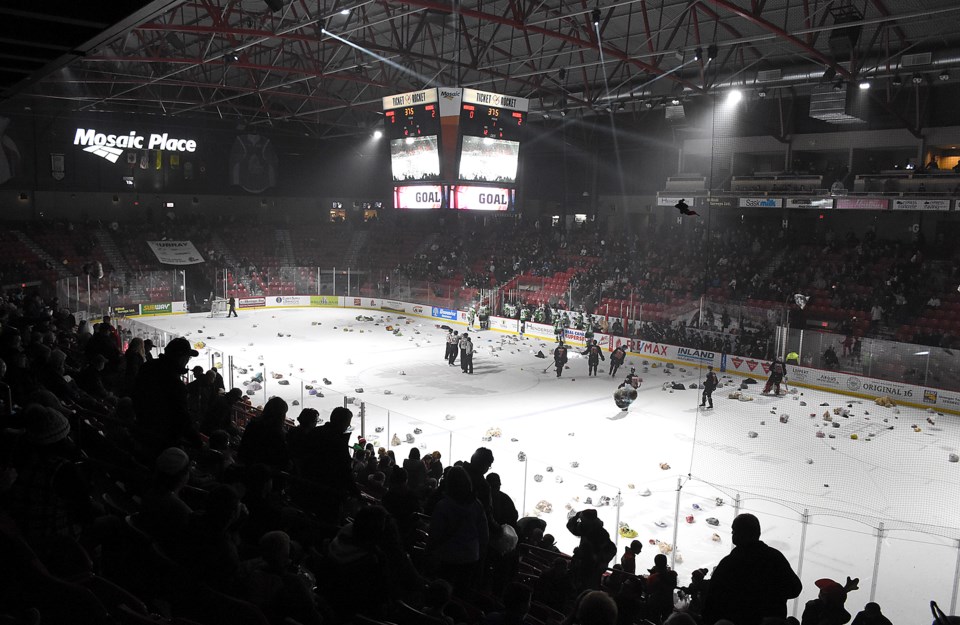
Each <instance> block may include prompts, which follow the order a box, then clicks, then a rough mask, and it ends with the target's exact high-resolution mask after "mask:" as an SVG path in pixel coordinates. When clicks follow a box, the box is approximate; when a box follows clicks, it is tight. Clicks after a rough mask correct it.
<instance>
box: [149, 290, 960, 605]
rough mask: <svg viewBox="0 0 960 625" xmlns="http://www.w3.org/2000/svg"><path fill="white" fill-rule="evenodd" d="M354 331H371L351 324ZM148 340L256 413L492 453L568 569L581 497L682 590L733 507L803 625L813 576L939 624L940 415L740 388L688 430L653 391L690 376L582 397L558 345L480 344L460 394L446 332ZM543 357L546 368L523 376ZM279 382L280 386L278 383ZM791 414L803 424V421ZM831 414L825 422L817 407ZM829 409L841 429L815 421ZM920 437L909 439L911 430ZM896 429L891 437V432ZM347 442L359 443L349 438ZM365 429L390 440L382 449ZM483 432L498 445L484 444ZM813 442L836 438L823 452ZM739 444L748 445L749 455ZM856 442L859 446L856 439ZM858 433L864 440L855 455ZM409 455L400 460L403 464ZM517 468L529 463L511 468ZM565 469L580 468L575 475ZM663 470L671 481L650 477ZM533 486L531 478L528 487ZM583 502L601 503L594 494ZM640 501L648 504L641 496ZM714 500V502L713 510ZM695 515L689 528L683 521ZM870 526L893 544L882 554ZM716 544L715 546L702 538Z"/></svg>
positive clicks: (277, 324)
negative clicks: (245, 396)
mask: <svg viewBox="0 0 960 625" xmlns="http://www.w3.org/2000/svg"><path fill="white" fill-rule="evenodd" d="M360 314H362V315H368V316H372V317H373V318H374V321H373V322H362V321H357V320H356V319H355V317H356V316H357V315H360ZM142 321H143V322H145V323H147V324H150V325H151V326H153V327H154V328H157V329H158V330H163V331H167V332H172V333H174V334H177V335H183V336H186V337H187V338H188V339H190V341H191V342H192V343H195V342H198V341H203V342H204V343H205V344H206V346H205V347H204V348H203V349H201V350H200V351H201V355H200V357H198V358H197V359H196V362H192V363H191V366H192V365H194V364H202V365H204V366H205V367H209V366H210V364H212V363H222V366H223V368H222V369H221V370H222V372H223V374H224V377H225V378H226V379H227V380H228V382H229V377H228V376H229V372H228V371H226V366H227V364H228V356H232V357H233V363H234V366H235V367H241V368H244V369H247V370H248V371H249V372H248V373H247V374H246V375H241V374H240V373H237V372H235V373H234V378H233V384H234V386H237V387H240V388H246V387H244V386H243V382H245V381H248V380H249V379H250V378H251V377H252V375H254V374H255V373H256V372H258V371H263V372H265V376H264V377H265V379H266V384H265V389H263V390H262V391H259V392H257V394H256V395H254V396H253V397H251V399H252V400H253V402H254V403H255V404H263V403H264V402H265V398H267V397H270V396H273V395H280V396H282V397H284V398H285V399H287V400H288V402H292V401H293V400H298V401H301V403H302V404H303V406H310V407H316V408H318V409H319V410H320V412H321V416H322V417H325V416H326V415H327V414H328V413H329V411H330V410H331V409H332V408H333V407H335V406H337V405H342V403H343V397H344V394H346V395H347V396H349V397H355V398H356V403H355V404H354V405H353V406H352V408H353V410H354V413H355V414H358V413H359V402H361V401H362V402H364V403H365V406H366V421H365V430H366V434H367V440H368V441H371V442H373V443H374V444H375V445H377V446H385V447H390V445H389V442H390V437H389V436H388V433H389V434H390V435H392V434H394V433H396V434H398V435H399V436H400V439H401V440H402V439H404V437H405V436H406V434H407V433H413V430H414V429H415V428H420V429H422V431H423V432H422V434H420V435H415V438H416V441H415V443H414V445H417V446H419V447H421V449H422V450H424V451H433V450H439V451H440V452H441V454H442V455H443V458H442V460H443V462H444V464H448V463H450V462H451V461H455V460H459V459H468V458H469V456H470V454H471V453H472V452H473V450H474V449H476V448H477V447H479V446H481V445H483V446H487V447H489V448H490V449H492V450H493V453H494V456H495V458H496V460H495V462H494V465H493V468H492V471H494V472H497V473H499V474H500V476H501V478H502V480H503V490H504V491H505V492H507V493H508V494H509V495H510V496H511V497H512V498H513V499H514V501H515V503H516V505H517V508H518V510H520V512H521V515H524V514H531V513H533V511H534V507H535V505H536V504H537V503H538V502H539V501H542V500H545V501H548V502H550V503H551V504H552V506H553V511H552V512H551V513H549V514H544V515H542V516H543V518H545V519H546V520H547V522H548V529H547V531H548V532H549V533H552V534H553V535H554V536H555V537H556V538H557V541H558V543H559V546H560V547H561V549H562V550H563V551H565V552H567V553H569V552H571V551H572V549H573V547H574V546H575V544H576V543H575V539H574V537H573V536H571V535H570V534H569V533H568V532H567V531H566V529H565V527H564V524H565V521H566V513H567V510H566V509H565V507H566V506H568V505H569V506H571V507H572V508H573V509H582V508H584V507H586V504H585V503H584V500H585V499H586V498H587V497H592V498H593V501H594V502H596V501H597V500H598V498H599V497H600V496H608V497H611V498H613V497H615V496H616V495H617V493H618V492H620V493H621V496H622V499H623V506H622V507H620V508H619V509H618V508H617V507H615V506H606V507H600V508H598V513H599V515H600V517H601V519H603V521H604V523H605V525H606V527H607V529H608V530H609V531H610V534H611V536H612V537H613V538H614V540H618V541H619V546H620V550H621V552H622V550H623V546H624V545H625V544H626V543H629V540H627V539H624V538H619V537H618V536H617V531H616V529H617V523H618V520H619V521H620V522H625V523H627V524H629V526H630V527H632V528H633V529H635V530H636V531H637V532H638V533H639V536H638V539H639V540H641V541H642V542H643V543H644V550H643V553H642V554H641V555H640V561H641V565H640V566H641V567H642V568H646V567H649V566H652V564H653V556H654V555H655V554H656V553H658V552H659V551H658V546H655V545H651V544H649V541H650V540H658V541H662V542H665V543H669V544H673V543H674V532H675V531H676V532H677V537H676V544H677V545H678V549H677V552H678V553H679V554H680V555H681V556H682V562H681V561H677V562H676V563H675V568H676V569H677V571H678V572H679V574H680V580H681V583H686V582H688V581H689V578H690V572H691V571H693V570H694V569H696V568H700V567H710V568H712V567H713V566H714V565H715V564H716V563H717V562H718V561H719V560H720V558H722V557H723V556H724V555H726V553H728V552H729V550H730V548H731V547H732V545H731V543H730V529H729V528H730V521H731V520H732V518H733V516H734V514H735V505H734V501H735V499H736V498H737V496H738V494H739V498H740V510H741V511H749V512H754V513H756V514H757V515H758V516H759V518H760V521H761V525H762V527H763V537H762V538H763V540H764V541H765V542H767V543H768V544H770V545H772V546H774V547H777V548H778V549H780V550H782V551H783V552H784V553H785V554H786V556H787V557H788V558H789V559H790V561H791V563H792V564H793V566H794V568H795V569H798V568H800V567H801V565H802V572H801V578H802V579H803V583H804V590H803V592H802V593H801V595H800V601H799V605H798V606H797V607H796V615H797V616H798V617H799V615H800V612H802V609H803V602H805V601H807V600H809V599H812V598H814V597H815V596H816V593H817V589H816V587H815V586H814V581H815V580H816V579H819V578H821V577H830V578H832V579H835V580H837V581H839V582H841V583H843V582H844V580H845V579H846V576H848V575H849V576H851V577H859V578H860V590H859V591H856V592H854V593H852V594H851V596H850V597H849V599H848V601H847V609H848V610H849V611H850V612H851V614H856V612H857V611H858V610H860V609H861V608H862V606H863V604H864V603H866V602H867V601H869V600H870V593H871V586H872V584H873V583H874V582H875V583H876V598H875V600H876V601H877V602H878V603H879V604H880V605H881V606H882V608H883V610H884V613H885V614H887V616H888V617H889V618H891V620H892V621H893V622H894V623H898V624H899V623H907V622H914V623H917V622H919V623H923V622H929V620H930V611H929V607H928V604H929V601H930V599H936V600H937V601H938V602H939V603H940V605H941V607H943V608H945V609H946V608H948V607H949V605H950V601H951V597H952V592H953V584H954V575H955V568H956V566H957V562H958V555H960V547H958V541H957V539H958V538H960V530H954V529H949V528H957V527H960V523H958V522H960V518H958V514H957V512H958V508H960V505H958V501H960V488H958V484H960V477H958V473H957V472H958V470H960V465H958V464H957V463H950V462H948V461H947V457H948V455H949V454H950V453H951V452H952V453H958V442H960V426H958V424H957V419H956V418H955V417H952V416H950V415H947V416H939V415H936V414H928V413H925V412H923V411H921V410H919V409H912V408H905V407H904V408H900V409H899V413H897V412H896V411H895V410H893V409H890V408H882V407H880V406H876V405H874V404H873V402H870V401H868V400H863V401H862V403H852V404H851V403H849V402H850V399H849V398H845V397H842V396H839V395H832V394H828V393H822V392H818V391H811V390H808V389H798V390H799V391H802V393H803V395H802V396H801V395H800V393H797V394H796V395H787V396H784V397H776V398H775V397H764V396H761V395H760V394H759V391H760V388H761V387H760V385H758V386H752V387H750V389H749V390H748V391H747V392H748V394H749V395H751V396H753V397H754V398H755V400H754V401H751V402H740V401H736V400H731V399H728V398H727V395H728V394H729V393H730V392H731V391H732V390H734V389H735V388H736V387H737V385H739V383H740V381H741V380H740V378H728V377H725V376H722V377H721V381H722V382H724V385H723V386H722V387H721V388H719V389H717V391H716V392H715V393H714V404H715V406H716V408H715V409H714V410H713V411H707V412H699V411H698V407H697V404H698V403H699V393H700V391H695V390H685V391H676V392H673V393H670V392H668V391H664V390H662V385H663V383H665V382H667V381H669V380H675V379H680V380H682V381H683V382H684V383H686V384H689V383H691V382H699V381H700V377H699V376H700V375H701V374H700V372H699V371H698V370H696V369H695V368H693V367H686V371H685V372H681V371H680V366H678V367H677V368H676V369H673V370H672V371H670V373H669V374H668V373H666V371H667V369H665V368H657V369H650V370H649V371H647V372H645V373H644V372H642V359H641V358H638V357H629V358H628V359H627V363H626V365H625V366H624V367H622V368H621V370H620V374H619V375H618V376H617V378H616V379H611V378H610V377H608V376H607V374H606V371H607V369H608V364H609V363H608V362H602V363H601V364H600V371H601V373H600V375H599V377H596V378H588V377H587V376H586V373H587V362H586V358H584V357H581V356H580V355H579V354H578V353H577V351H576V350H571V359H570V362H569V363H568V366H569V368H568V369H567V370H566V371H564V373H563V377H562V378H561V379H559V380H558V379H557V378H556V375H555V373H554V371H553V369H552V358H549V356H550V354H551V352H552V348H553V345H552V344H550V343H543V342H542V341H539V340H535V339H517V338H516V337H513V336H510V335H507V334H503V333H499V332H491V331H486V332H473V333H472V336H473V337H474V345H475V346H476V354H475V356H474V363H475V365H474V371H475V373H474V375H472V376H471V375H465V374H463V373H461V371H460V368H459V361H458V365H457V366H456V367H450V366H448V365H447V363H446V362H445V361H444V360H443V352H444V342H443V341H444V335H445V331H443V330H441V329H439V328H438V325H439V323H440V322H437V321H435V320H431V319H424V318H419V317H408V318H403V317H402V316H400V315H398V314H396V313H387V312H379V311H367V310H360V309H317V308H311V309H273V310H271V309H266V310H259V311H241V312H240V317H239V318H234V319H225V318H208V317H207V316H206V315H180V316H168V317H155V318H145V319H143V320H142ZM387 325H392V326H393V327H395V328H397V327H399V328H400V331H401V334H402V335H401V336H395V335H394V334H393V333H392V332H389V331H387V330H386V329H385V328H386V326H387ZM454 327H455V328H456V329H458V330H460V331H462V330H463V327H462V326H457V325H454ZM220 334H223V336H220ZM279 335H283V336H279ZM287 335H289V336H287ZM538 350H543V351H544V353H545V354H547V355H548V358H547V359H545V360H544V359H538V358H535V357H534V355H533V354H534V353H536V352H537V351H538ZM261 363H262V365H261ZM630 364H634V365H637V367H638V371H639V372H641V377H643V379H644V382H643V385H642V386H641V389H640V392H639V398H638V400H637V401H636V402H635V403H634V404H633V405H632V406H631V407H630V409H629V410H628V411H627V412H622V411H620V410H619V409H618V408H617V407H616V406H615V405H614V402H613V391H614V390H615V389H616V386H617V385H618V384H619V382H620V380H621V379H622V377H623V375H624V374H626V372H627V371H629V366H630ZM548 367H549V368H548ZM545 370H546V371H545ZM272 373H279V374H281V375H282V376H283V379H286V380H289V382H290V384H289V385H280V384H278V382H277V380H274V379H273V378H272V376H271V374H272ZM323 378H328V379H329V380H330V381H331V384H330V385H326V384H324V383H323ZM308 384H312V385H313V386H315V387H316V388H317V389H319V390H320V392H322V393H323V394H324V395H325V397H324V398H322V399H321V398H318V397H314V396H310V395H309V394H308V391H307V390H305V389H303V388H302V387H303V386H305V385H308ZM358 388H362V389H363V392H362V393H358V392H357V391H356V389H358ZM801 400H802V401H805V402H806V403H807V404H808V405H807V406H806V407H801V406H800V401H801ZM824 402H825V403H828V404H829V406H820V405H819V404H821V403H824ZM848 405H849V406H850V407H849V408H848V410H849V412H850V413H851V414H850V416H849V417H847V418H844V417H842V416H835V415H832V411H833V408H834V407H843V408H847V407H848ZM300 408H301V407H297V406H291V408H290V413H289V416H291V417H294V418H295V417H296V415H297V414H298V413H299V410H300ZM827 410H829V411H830V412H831V416H833V418H834V419H835V420H837V421H839V422H840V423H841V427H840V428H833V427H831V424H830V423H825V422H824V421H823V420H822V414H823V412H824V411H827ZM771 411H775V412H771ZM867 412H869V413H870V414H869V415H868V414H866V413H867ZM780 413H786V414H788V415H789V420H788V423H786V424H782V423H780V422H779V420H778V415H779V414H780ZM811 413H813V414H815V415H816V417H810V414H811ZM447 415H453V416H454V418H453V419H452V420H449V419H447V418H446V416H447ZM928 417H930V418H932V419H933V420H934V424H930V423H928V422H927V421H926V419H927V418H928ZM884 419H886V421H884ZM761 421H763V422H764V424H763V425H761ZM914 424H915V425H917V426H919V427H920V428H921V431H920V432H914V431H913V429H912V428H911V427H910V426H911V425H914ZM890 425H893V426H894V429H893V430H887V429H885V428H887V427H889V426H890ZM354 426H355V428H356V429H357V430H358V431H359V429H360V423H359V419H357V418H355V419H354ZM376 427H382V428H384V431H383V432H382V433H380V434H377V433H375V428H376ZM492 428H499V430H500V432H501V435H500V436H499V437H494V438H493V439H492V440H491V441H490V442H485V441H484V440H483V437H484V436H486V435H487V434H488V430H490V429H492ZM820 428H822V429H823V430H824V432H825V433H826V434H832V435H835V437H836V438H816V436H815V432H816V430H817V429H820ZM751 430H752V431H755V432H757V433H758V436H757V437H756V438H748V436H747V432H748V431H751ZM853 433H856V434H857V435H858V438H859V440H852V439H851V438H850V434H853ZM870 433H874V434H875V436H874V437H872V438H873V439H874V440H867V439H868V438H871V437H868V434H870ZM695 437H696V438H695ZM512 439H516V441H514V440H512ZM695 440H696V444H694V441H695ZM410 447H411V445H409V444H406V443H403V444H401V445H398V446H395V447H393V448H394V450H395V452H396V454H397V457H398V459H402V458H405V457H406V456H407V454H408V452H409V448H410ZM519 452H524V453H525V454H526V456H527V462H520V461H518V453H519ZM807 460H812V461H813V462H812V464H811V463H808V462H807ZM571 462H577V463H579V466H578V467H577V468H575V469H574V468H571V466H570V463H571ZM661 463H668V464H669V466H670V468H669V469H667V470H663V469H661V467H660V465H661ZM547 467H553V472H547V470H546V469H547ZM537 474H539V475H542V476H543V479H542V481H541V482H539V483H538V482H535V481H534V476H535V475H537ZM557 477H560V478H562V480H563V482H562V483H557V481H556V478H557ZM678 480H680V482H681V483H682V485H683V486H682V489H681V490H680V493H679V496H678V493H677V486H678ZM587 483H593V484H596V485H597V490H596V491H590V490H587V489H586V488H585V484H587ZM646 489H649V490H650V491H651V494H650V496H647V497H644V496H641V493H642V492H644V491H645V490H646ZM717 497H721V498H722V499H723V500H724V504H723V505H721V506H719V507H718V506H717V505H716V502H715V499H716V498H717ZM678 501H679V507H678ZM694 504H696V505H698V506H700V507H701V510H699V511H698V510H695V509H694V508H693V506H694ZM677 509H678V510H679V516H678V517H677V518H678V519H679V522H680V523H679V527H676V528H675V524H674V518H675V510H677ZM805 509H806V510H808V511H809V517H808V519H809V521H808V523H807V525H806V528H807V530H806V535H805V537H804V536H803V527H804V524H803V523H802V518H803V512H804V510H805ZM688 514H692V515H693V516H694V522H693V523H689V524H688V523H687V522H685V520H684V519H685V517H686V516H687V515H688ZM708 517H715V518H717V519H718V520H719V521H720V525H719V527H716V528H714V527H711V526H709V525H707V523H706V522H705V520H706V519H707V518H708ZM881 520H885V524H884V527H885V531H884V535H883V537H882V539H881V540H879V542H878V538H877V530H876V528H878V527H879V521H881ZM909 520H921V521H922V522H924V523H926V524H928V525H929V526H932V527H931V528H928V529H927V530H926V531H914V529H913V528H910V527H909V526H907V525H905V524H904V523H901V522H900V521H909ZM656 521H662V522H665V523H666V524H667V526H666V527H665V528H660V527H657V526H656V525H655V522H656ZM936 526H940V527H943V528H948V529H938V528H937V527H936ZM714 532H716V533H717V534H718V535H719V537H720V541H719V542H715V541H713V540H712V539H711V537H712V535H713V534H714ZM801 542H803V544H804V548H803V554H802V557H801ZM878 548H879V554H880V555H879V567H878V570H877V575H876V579H874V563H875V561H876V555H877V552H878ZM671 555H673V554H671ZM790 607H791V609H793V608H794V603H793V602H791V604H790Z"/></svg>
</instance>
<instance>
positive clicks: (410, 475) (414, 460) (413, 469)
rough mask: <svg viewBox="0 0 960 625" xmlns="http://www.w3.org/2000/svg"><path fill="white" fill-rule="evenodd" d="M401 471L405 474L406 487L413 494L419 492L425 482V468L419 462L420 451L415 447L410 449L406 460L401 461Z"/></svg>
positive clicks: (421, 462)
mask: <svg viewBox="0 0 960 625" xmlns="http://www.w3.org/2000/svg"><path fill="white" fill-rule="evenodd" d="M403 470H404V471H406V473H407V486H409V487H410V490H412V491H413V492H415V493H416V492H419V491H420V490H421V489H422V488H423V486H424V484H425V483H426V481H427V468H426V467H425V466H424V465H423V461H422V460H420V450H419V449H417V448H416V447H411V448H410V453H409V454H408V455H407V459H406V460H404V461H403Z"/></svg>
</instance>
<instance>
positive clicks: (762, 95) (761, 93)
mask: <svg viewBox="0 0 960 625" xmlns="http://www.w3.org/2000/svg"><path fill="white" fill-rule="evenodd" d="M757 97H758V98H760V99H761V100H763V99H764V98H766V97H767V90H766V89H763V88H761V89H760V91H758V92H757Z"/></svg>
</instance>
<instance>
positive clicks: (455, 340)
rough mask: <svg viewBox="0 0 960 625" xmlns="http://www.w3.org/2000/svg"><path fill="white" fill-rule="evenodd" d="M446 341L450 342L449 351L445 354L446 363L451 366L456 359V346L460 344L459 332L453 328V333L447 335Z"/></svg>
mask: <svg viewBox="0 0 960 625" xmlns="http://www.w3.org/2000/svg"><path fill="white" fill-rule="evenodd" d="M447 341H449V342H450V344H449V348H450V351H449V353H448V355H447V364H449V365H450V366H451V367H452V366H453V365H454V364H455V361H456V360H457V347H458V345H459V344H460V333H459V332H457V331H456V330H454V331H453V334H451V335H450V336H448V337H447Z"/></svg>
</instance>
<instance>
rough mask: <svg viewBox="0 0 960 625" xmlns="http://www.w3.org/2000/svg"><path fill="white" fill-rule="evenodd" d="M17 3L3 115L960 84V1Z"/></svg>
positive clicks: (319, 122)
mask: <svg viewBox="0 0 960 625" xmlns="http://www.w3.org/2000/svg"><path fill="white" fill-rule="evenodd" d="M9 4H10V5H11V6H5V7H2V8H0V15H4V16H5V17H6V18H8V19H6V20H4V21H5V22H6V24H7V25H6V26H5V27H3V30H4V31H6V36H5V37H0V59H2V60H3V61H5V62H4V63H0V79H2V82H0V89H2V90H3V91H2V93H3V97H4V102H3V106H4V107H10V106H17V105H18V104H21V103H23V105H24V106H31V107H34V108H39V109H44V108H53V109H58V110H63V109H69V110H74V111H108V112H115V111H122V112H132V113H143V114H159V115H167V116H172V117H200V118H209V117H211V116H214V117H216V118H222V119H228V120H236V123H237V124H238V125H244V126H257V125H275V124H283V125H284V127H285V128H291V127H293V128H299V129H301V130H302V131H303V132H306V133H309V134H315V135H325V136H330V135H336V134H352V133H357V132H361V131H364V130H366V129H369V128H371V127H372V126H374V125H376V124H377V123H378V121H379V120H380V101H381V98H382V97H383V96H386V95H390V94H394V93H401V92H406V91H413V90H418V89H423V88H427V87H432V86H446V87H456V86H468V87H474V88H477V89H482V90H486V91H493V92H498V93H505V94H510V95H517V96H521V97H524V98H529V99H530V100H531V102H532V107H531V110H532V111H533V112H534V115H542V116H543V117H549V116H551V115H553V114H560V113H566V112H567V111H574V110H576V111H580V112H581V113H585V114H597V113H605V112H611V113H612V112H617V111H623V110H627V109H630V110H635V111H637V112H644V111H645V110H650V109H651V108H655V107H659V106H660V105H663V104H668V103H669V102H670V101H672V100H674V99H684V98H691V97H697V96H700V95H703V94H709V93H717V92H719V91H721V90H725V89H729V88H732V87H738V88H740V89H743V90H748V91H750V92H755V93H759V92H760V91H763V92H764V93H763V95H762V96H761V97H763V96H765V95H766V94H767V92H769V91H771V90H780V89H782V90H786V91H788V92H789V93H790V94H796V93H799V92H807V93H809V92H812V91H815V90H817V89H822V88H824V87H825V86H829V85H831V84H832V83H834V82H836V81H844V82H847V83H849V82H852V81H861V80H872V81H881V82H882V83H883V85H884V86H885V87H886V90H887V92H886V94H884V93H883V90H877V93H875V94H874V95H872V96H871V97H874V98H878V99H880V100H884V99H886V100H889V99H890V97H891V95H890V94H891V92H892V90H898V89H923V88H927V87H929V86H933V85H936V84H939V82H941V81H950V80H954V77H953V76H951V75H950V70H951V69H952V68H957V71H956V72H955V73H956V74H957V76H956V78H960V34H958V33H960V28H958V25H960V4H958V3H957V2H956V1H955V0H897V1H896V2H893V1H892V0H856V1H854V0H680V1H677V0H659V1H658V0H616V1H613V2H611V1H608V0H605V1H603V2H600V3H596V2H590V1H588V0H405V1H403V2H398V1H394V0H359V1H357V0H329V1H327V2H317V1H312V0H292V1H291V0H155V1H153V2H142V1H141V2H136V1H134V0H128V1H126V2H119V3H117V4H118V6H117V7H114V10H113V12H112V13H105V14H103V15H91V16H84V15H82V14H78V11H82V9H78V8H77V7H76V5H77V4H81V5H86V3H68V2H61V3H57V2H54V5H55V6H54V8H53V9H51V10H46V9H45V11H44V13H43V15H40V14H38V13H37V12H35V11H33V10H31V9H30V5H29V4H27V3H26V2H25V0H14V1H13V2H11V3H9ZM106 4H111V3H106ZM90 10H91V11H94V10H93V9H90ZM95 11H97V12H100V11H101V9H100V7H99V5H97V8H96V9H95ZM78 24H79V25H82V26H83V28H80V29H78V30H77V32H73V31H71V30H70V28H72V27H73V26H76V25H78ZM51 25H52V26H51ZM91 32H93V34H91ZM65 33H68V34H69V35H72V36H73V37H74V38H75V40H74V41H69V36H65ZM81 38H82V39H81ZM914 76H920V77H921V78H922V80H921V81H920V82H914V80H913V77H914ZM905 122H907V120H905Z"/></svg>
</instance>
